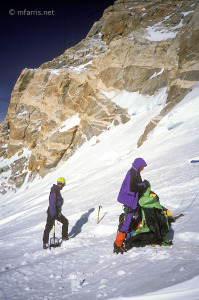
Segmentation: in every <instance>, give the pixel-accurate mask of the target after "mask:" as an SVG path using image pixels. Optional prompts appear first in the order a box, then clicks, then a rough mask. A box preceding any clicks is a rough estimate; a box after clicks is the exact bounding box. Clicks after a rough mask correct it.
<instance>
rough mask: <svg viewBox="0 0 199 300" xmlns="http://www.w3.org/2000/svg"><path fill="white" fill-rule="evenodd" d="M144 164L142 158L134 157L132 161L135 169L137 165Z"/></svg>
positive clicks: (145, 164) (143, 165) (137, 167)
mask: <svg viewBox="0 0 199 300" xmlns="http://www.w3.org/2000/svg"><path fill="white" fill-rule="evenodd" d="M146 166H147V163H146V162H145V160H144V159H143V158H136V159H135V160H134V162H133V167H134V168H136V169H137V170H138V169H139V167H146Z"/></svg>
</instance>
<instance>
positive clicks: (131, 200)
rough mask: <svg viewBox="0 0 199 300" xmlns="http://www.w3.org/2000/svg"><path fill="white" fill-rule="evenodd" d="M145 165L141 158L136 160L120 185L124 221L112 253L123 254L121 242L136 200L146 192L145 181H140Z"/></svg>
mask: <svg viewBox="0 0 199 300" xmlns="http://www.w3.org/2000/svg"><path fill="white" fill-rule="evenodd" d="M146 166H147V164H146V162H145V161H144V159H142V158H136V159H135V160H134V162H133V165H132V168H131V169H130V170H129V171H128V172H127V174H126V177H125V179H124V181H123V183H122V186H121V189H120V192H119V195H118V199H117V200H118V202H120V203H122V204H123V205H124V210H125V219H124V221H123V224H122V227H121V228H120V229H119V232H118V233H117V236H116V240H115V242H114V250H113V251H114V252H116V253H123V252H125V248H124V246H123V242H124V240H125V238H126V234H127V233H128V231H129V226H130V223H131V220H132V217H133V216H134V214H135V212H136V209H137V204H138V200H139V199H140V197H141V196H142V194H143V193H144V191H145V190H146V187H147V185H148V182H147V181H142V178H141V175H140V172H141V171H142V170H144V167H146Z"/></svg>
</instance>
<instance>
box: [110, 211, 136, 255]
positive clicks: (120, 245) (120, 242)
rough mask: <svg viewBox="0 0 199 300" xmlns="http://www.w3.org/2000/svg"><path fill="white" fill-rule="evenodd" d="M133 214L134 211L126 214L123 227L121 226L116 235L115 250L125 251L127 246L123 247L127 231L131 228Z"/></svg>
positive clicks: (117, 251)
mask: <svg viewBox="0 0 199 300" xmlns="http://www.w3.org/2000/svg"><path fill="white" fill-rule="evenodd" d="M132 216H133V213H130V214H127V215H126V217H125V219H124V222H123V224H122V227H121V228H120V231H119V232H118V233H117V236H116V239H115V242H114V252H116V253H119V252H121V253H123V252H125V248H124V247H123V242H124V240H125V237H126V233H127V232H128V230H129V226H130V223H131V219H132Z"/></svg>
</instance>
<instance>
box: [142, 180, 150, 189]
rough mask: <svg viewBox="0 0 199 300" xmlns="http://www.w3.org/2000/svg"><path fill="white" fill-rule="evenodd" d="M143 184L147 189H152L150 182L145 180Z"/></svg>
mask: <svg viewBox="0 0 199 300" xmlns="http://www.w3.org/2000/svg"><path fill="white" fill-rule="evenodd" d="M143 183H144V184H145V187H146V188H148V187H150V183H149V182H148V180H146V179H145V180H144V181H143Z"/></svg>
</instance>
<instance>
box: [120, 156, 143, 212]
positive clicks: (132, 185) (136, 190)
mask: <svg viewBox="0 0 199 300" xmlns="http://www.w3.org/2000/svg"><path fill="white" fill-rule="evenodd" d="M146 166H147V164H146V162H145V161H144V159H142V158H136V159H135V160H134V162H133V165H132V168H131V169H130V170H129V171H128V172H127V174H126V177H125V179H124V181H123V183H122V186H121V189H120V192H119V195H118V198H117V200H118V202H120V203H122V204H124V205H126V206H128V207H130V208H131V209H133V210H135V209H136V207H137V203H138V200H139V198H140V197H141V195H142V193H143V191H144V190H145V188H146V184H145V183H144V182H142V178H141V175H140V172H139V168H140V167H146Z"/></svg>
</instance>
